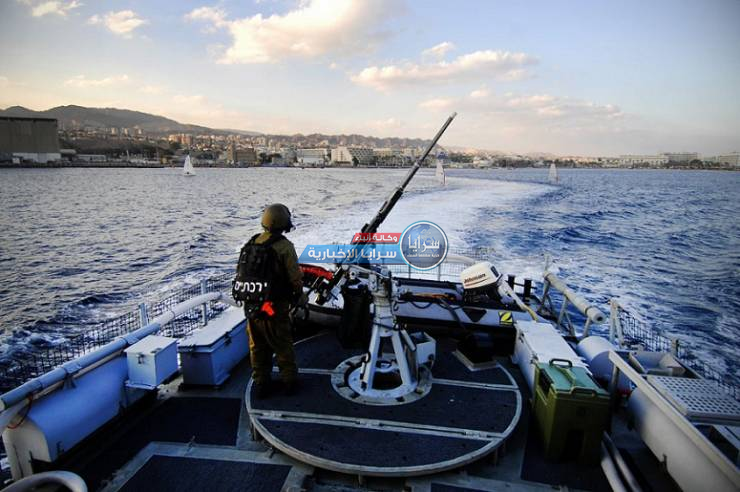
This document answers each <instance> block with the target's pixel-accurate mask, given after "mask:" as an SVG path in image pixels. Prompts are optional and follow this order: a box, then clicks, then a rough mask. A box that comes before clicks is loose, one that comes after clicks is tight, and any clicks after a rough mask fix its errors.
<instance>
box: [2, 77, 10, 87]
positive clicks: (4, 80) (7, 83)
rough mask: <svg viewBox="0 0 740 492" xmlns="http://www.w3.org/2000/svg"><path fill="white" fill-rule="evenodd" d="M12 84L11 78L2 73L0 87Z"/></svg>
mask: <svg viewBox="0 0 740 492" xmlns="http://www.w3.org/2000/svg"><path fill="white" fill-rule="evenodd" d="M9 85H10V79H8V77H3V76H2V75H0V87H8V86H9Z"/></svg>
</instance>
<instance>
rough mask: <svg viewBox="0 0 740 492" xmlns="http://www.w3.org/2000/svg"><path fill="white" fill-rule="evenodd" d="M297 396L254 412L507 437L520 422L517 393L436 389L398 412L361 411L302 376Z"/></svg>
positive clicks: (319, 377)
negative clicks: (333, 417)
mask: <svg viewBox="0 0 740 492" xmlns="http://www.w3.org/2000/svg"><path fill="white" fill-rule="evenodd" d="M300 382H301V387H300V391H299V392H298V394H297V395H294V396H285V395H283V394H277V395H275V396H272V397H270V398H268V399H265V400H256V399H254V398H250V401H251V404H252V408H254V409H257V410H277V411H284V412H301V413H311V414H316V415H339V416H343V417H350V418H364V419H374V420H388V421H394V422H407V423H412V424H421V425H431V426H439V427H454V428H459V429H472V430H478V431H483V432H503V431H504V430H506V428H507V427H509V425H510V424H511V422H512V420H513V419H514V418H515V416H516V411H517V400H516V393H515V392H514V391H507V390H491V389H479V388H466V387H462V386H451V385H443V384H435V385H434V386H433V387H432V390H431V392H430V393H429V394H428V395H426V396H425V397H423V398H421V399H420V400H417V401H415V402H412V403H407V404H404V405H393V406H374V405H360V404H358V403H355V402H352V401H350V400H347V399H346V398H343V397H342V396H340V395H339V394H337V392H336V391H335V390H334V388H333V387H332V385H331V377H330V376H329V375H325V374H301V376H300Z"/></svg>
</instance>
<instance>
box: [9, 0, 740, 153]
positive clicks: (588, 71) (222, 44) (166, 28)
mask: <svg viewBox="0 0 740 492" xmlns="http://www.w3.org/2000/svg"><path fill="white" fill-rule="evenodd" d="M0 10H1V11H2V16H0V18H1V19H2V20H0V28H1V29H0V40H2V41H1V42H0V58H2V60H3V64H2V67H1V68H0V94H1V95H0V107H7V106H12V105H16V104H18V105H22V106H25V107H29V108H31V109H34V110H43V109H47V108H49V107H53V106H57V105H66V104H79V105H83V106H94V107H119V108H126V109H132V110H138V111H144V112H148V113H154V114H161V115H163V116H167V117H170V118H173V119H175V120H177V121H180V122H182V123H191V124H197V125H203V126H208V127H213V128H234V129H240V130H250V131H258V132H263V133H269V134H292V133H312V132H316V133H326V134H342V133H345V134H349V133H358V134H363V135H375V136H379V137H388V136H400V137H409V138H429V137H430V136H431V134H432V133H433V132H434V128H435V127H436V125H437V124H438V120H439V121H441V120H442V119H444V117H445V116H446V114H447V113H449V112H452V111H458V112H459V113H460V116H459V117H458V120H457V121H456V122H455V125H454V126H453V127H451V128H450V132H449V134H448V135H446V136H445V140H446V142H445V143H446V144H448V145H452V146H458V147H473V148H479V149H490V150H503V151H511V152H519V153H528V152H552V153H556V154H583V155H609V154H612V155H613V154H625V153H635V154H640V153H644V154H650V153H655V152H656V151H669V150H671V151H685V150H690V151H698V152H700V153H706V154H715V153H722V152H732V151H737V150H738V149H739V148H740V137H738V135H740V102H739V101H740V100H739V99H738V97H737V95H738V94H737V91H738V90H737V87H740V63H738V62H739V61H740V54H738V53H737V50H736V46H738V45H740V33H739V32H738V31H737V30H736V29H735V27H734V23H733V19H737V18H740V16H738V14H740V2H735V1H731V0H728V1H719V0H717V1H712V2H703V3H701V4H699V3H695V2H693V3H692V2H650V3H649V5H642V4H640V3H638V2H627V3H620V4H619V5H595V4H594V2H569V3H568V4H565V3H560V2H558V3H557V4H556V3H555V2H547V3H539V2H529V3H527V5H526V6H523V5H507V4H504V3H498V2H497V3H493V2H466V3H465V4H464V6H463V7H462V8H453V7H450V6H449V5H448V4H446V3H444V2H423V3H420V2H402V1H400V0H379V1H375V2H361V1H351V0H350V1H346V2H339V1H337V2H334V1H329V0H304V1H300V2H299V1H289V2H286V1H265V0H261V1H256V2H234V1H220V2H203V1H186V2H171V3H169V2H168V3H166V4H162V3H161V2H157V4H155V5H149V4H148V3H147V2H140V1H118V0H116V1H111V2H106V3H105V5H104V6H103V5H101V4H97V3H90V4H87V3H83V2H80V1H77V0H64V1H62V0H52V1H45V0H12V1H9V2H5V3H4V4H3V5H2V6H1V7H0Z"/></svg>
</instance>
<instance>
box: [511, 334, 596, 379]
mask: <svg viewBox="0 0 740 492" xmlns="http://www.w3.org/2000/svg"><path fill="white" fill-rule="evenodd" d="M515 326H516V331H517V333H516V344H515V345H514V355H513V356H512V357H511V360H512V362H514V363H515V364H517V365H518V366H519V369H521V371H522V374H523V375H524V379H526V381H527V385H528V386H529V389H530V390H532V391H534V365H535V364H536V363H538V362H542V363H545V364H546V363H548V362H550V361H551V360H552V359H559V360H567V361H570V362H571V363H572V364H573V367H583V368H584V369H586V370H587V371H588V366H587V365H586V364H585V363H584V362H583V361H582V360H581V358H580V357H579V356H578V354H576V353H575V351H574V350H573V349H572V348H571V347H570V345H568V342H566V341H565V339H564V338H563V337H562V335H560V332H558V330H557V328H555V327H554V326H553V325H551V324H550V323H539V322H536V321H516V322H515ZM589 373H590V371H589Z"/></svg>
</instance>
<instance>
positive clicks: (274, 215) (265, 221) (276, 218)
mask: <svg viewBox="0 0 740 492" xmlns="http://www.w3.org/2000/svg"><path fill="white" fill-rule="evenodd" d="M262 227H264V228H265V230H267V231H270V232H281V231H290V230H291V229H292V228H293V222H292V221H291V216H290V210H289V209H288V207H286V206H285V205H283V204H282V203H273V204H272V205H270V206H269V207H267V208H266V209H265V212H264V213H263V214H262Z"/></svg>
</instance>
